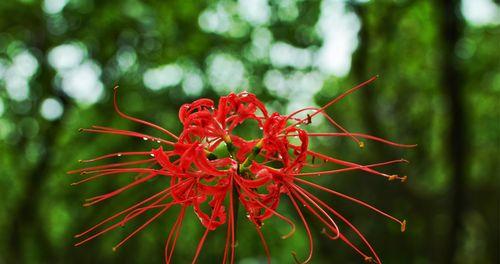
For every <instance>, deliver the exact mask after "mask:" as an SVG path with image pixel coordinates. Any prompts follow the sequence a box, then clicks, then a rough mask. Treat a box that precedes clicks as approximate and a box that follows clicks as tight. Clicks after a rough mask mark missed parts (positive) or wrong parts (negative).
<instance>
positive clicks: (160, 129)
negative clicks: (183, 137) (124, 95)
mask: <svg viewBox="0 0 500 264" xmlns="http://www.w3.org/2000/svg"><path fill="white" fill-rule="evenodd" d="M117 97H118V86H115V88H114V91H113V105H114V107H115V111H116V112H117V113H118V114H119V115H120V116H121V117H123V118H125V119H128V120H130V121H133V122H136V123H140V124H143V125H146V126H149V127H152V128H155V129H157V130H159V131H161V132H163V133H165V134H167V135H169V136H171V137H173V138H174V139H176V140H178V139H179V138H178V137H177V136H176V135H174V134H173V133H172V132H170V131H168V130H166V129H164V128H163V127H160V126H158V125H155V124H153V123H150V122H148V121H144V120H141V119H138V118H135V117H132V116H129V115H127V114H125V113H123V112H122V111H120V108H119V107H118V100H117Z"/></svg>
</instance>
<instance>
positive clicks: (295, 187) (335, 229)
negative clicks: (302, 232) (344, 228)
mask: <svg viewBox="0 0 500 264" xmlns="http://www.w3.org/2000/svg"><path fill="white" fill-rule="evenodd" d="M288 186H290V187H292V188H293V189H294V190H295V191H296V192H298V193H300V194H301V195H302V196H303V197H304V198H306V199H307V200H308V201H309V202H310V203H311V204H312V205H313V206H314V207H316V209H318V210H319V211H320V212H321V214H323V215H324V216H325V217H326V218H327V220H328V221H326V220H325V222H324V223H325V224H328V227H329V228H330V229H332V230H333V231H334V233H335V236H334V237H331V239H337V238H338V237H339V236H340V230H339V227H338V226H337V223H335V221H334V220H333V219H332V218H331V216H330V215H329V214H328V213H327V212H325V210H323V208H321V206H319V205H318V204H317V203H316V202H315V201H314V200H312V199H311V198H310V197H309V196H307V194H305V193H304V192H303V190H302V188H300V187H298V186H297V185H295V184H289V185H288ZM296 197H297V198H298V199H299V200H300V202H301V203H302V204H304V205H305V204H307V203H306V201H304V199H302V198H300V196H298V195H296ZM306 207H307V208H308V209H309V210H310V211H311V212H312V213H313V214H314V215H316V216H317V217H318V218H319V219H320V220H321V221H323V220H324V219H323V217H321V216H319V215H318V214H317V212H316V211H315V210H313V208H311V207H310V206H309V205H306ZM328 222H329V223H328ZM332 227H333V228H332Z"/></svg>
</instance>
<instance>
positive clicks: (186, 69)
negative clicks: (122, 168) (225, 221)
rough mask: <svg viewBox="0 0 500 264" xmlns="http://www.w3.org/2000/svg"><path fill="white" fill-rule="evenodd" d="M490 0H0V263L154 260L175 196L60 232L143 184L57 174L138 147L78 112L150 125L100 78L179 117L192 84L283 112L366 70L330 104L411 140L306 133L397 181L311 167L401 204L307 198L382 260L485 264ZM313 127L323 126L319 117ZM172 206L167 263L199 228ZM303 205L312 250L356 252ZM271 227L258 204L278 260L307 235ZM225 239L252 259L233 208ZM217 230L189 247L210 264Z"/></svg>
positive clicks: (494, 38)
mask: <svg viewBox="0 0 500 264" xmlns="http://www.w3.org/2000/svg"><path fill="white" fill-rule="evenodd" d="M495 2H496V3H495ZM499 10H500V8H499V6H498V2H497V1H493V2H492V1H491V0H463V1H458V0H433V1H423V0H422V1H417V0H398V1H396V0H394V1H389V0H386V1H374V0H372V1H327V0H323V1H298V0H287V1H275V0H269V1H266V0H261V1H259V0H255V1H238V2H233V1H226V0H219V1H158V0H157V1H154V0H149V1H136V0H120V1H117V0H109V1H96V0H45V1H37V0H22V1H21V0H7V1H5V0H4V1H1V2H0V14H1V16H0V153H1V154H0V208H2V209H1V210H0V230H1V231H0V263H161V262H162V261H163V248H164V241H165V239H166V236H167V234H168V231H169V230H170V226H171V225H172V223H173V221H174V220H175V216H176V215H177V213H178V210H177V211H176V210H175V209H174V210H172V211H171V212H169V213H167V214H166V215H165V216H163V217H162V218H160V219H159V220H158V221H155V223H154V224H152V225H151V226H150V227H148V229H147V230H144V231H143V232H141V233H140V234H138V235H137V236H136V237H135V238H134V239H132V240H130V241H129V242H128V243H127V244H126V245H125V246H124V247H122V248H121V249H120V250H118V251H117V252H113V251H112V250H111V247H112V246H114V245H115V244H116V243H117V242H118V241H120V239H121V238H123V237H124V236H126V235H127V234H128V232H130V231H132V230H133V229H132V228H133V226H126V227H124V228H123V229H120V230H116V231H114V232H112V233H109V234H107V235H106V236H104V237H102V238H99V239H97V240H95V241H92V242H90V243H88V244H86V245H84V246H81V247H73V244H74V243H75V242H76V240H75V239H74V238H73V235H74V234H76V233H79V232H80V231H82V230H84V229H85V228H86V227H90V226H91V225H92V224H93V223H97V222H98V221H99V220H100V219H103V218H104V217H106V216H109V215H111V214H112V213H113V212H117V211H118V210H119V209H122V208H125V206H126V205H131V204H132V203H133V202H134V201H138V199H140V197H143V195H144V193H149V191H151V190H153V189H154V188H155V186H154V185H155V183H156V182H152V183H151V184H150V186H149V187H148V186H145V187H142V188H140V189H139V190H133V191H130V192H127V193H124V194H122V195H120V196H119V197H117V198H115V199H113V200H112V201H109V202H106V203H104V204H102V205H98V206H96V207H91V208H83V207H81V204H82V203H83V201H84V199H85V198H88V197H91V196H94V195H97V194H100V193H103V192H105V191H109V190H112V189H113V188H116V187H118V186H122V185H123V184H126V183H127V181H129V180H130V179H128V180H127V179H125V178H116V180H115V178H113V179H111V178H109V179H105V180H99V181H95V182H93V183H89V184H86V185H81V186H78V187H72V186H69V184H70V183H71V182H73V181H75V177H76V178H78V175H67V174H66V171H68V170H71V169H75V168H78V167H79V164H78V162H77V161H78V160H79V159H84V158H90V157H95V156H99V155H102V154H105V153H111V152H117V151H123V150H144V149H146V150H147V149H148V148H151V146H150V145H148V143H147V142H141V141H139V140H134V139H128V138H123V137H116V136H106V135H90V134H82V133H78V128H80V127H89V126H90V125H94V124H96V125H106V126H113V127H118V128H123V129H132V130H137V131H148V130H146V129H145V128H144V127H141V126H138V125H136V124H132V123H130V122H127V121H124V120H122V119H120V118H119V117H118V116H117V115H116V114H115V113H114V112H113V108H112V100H111V99H112V97H111V95H112V87H113V86H114V85H115V84H119V85H120V87H121V88H120V105H121V106H122V108H123V109H124V110H125V111H126V112H128V113H130V114H131V115H134V116H138V117H141V118H144V119H147V120H151V121H153V122H155V123H157V124H159V125H161V126H163V127H165V128H167V129H171V130H172V131H175V132H179V131H180V129H181V127H180V123H179V122H178V119H177V110H178V108H179V106H180V105H182V104H183V103H186V102H190V101H192V100H194V99H196V98H198V97H208V98H212V99H216V98H217V97H218V96H219V95H225V94H227V93H228V92H230V91H243V90H248V91H250V92H253V93H255V94H257V95H258V97H259V98H261V99H262V100H263V101H264V102H265V103H266V105H268V106H269V107H270V108H272V109H273V110H275V111H280V112H282V113H285V112H290V111H292V110H294V109H298V108H300V107H304V106H307V105H322V104H324V103H326V102H328V101H329V100H330V99H331V98H333V97H334V96H335V95H338V94H339V93H340V92H342V91H345V90H347V89H349V88H350V87H352V86H353V85H355V84H357V83H360V82H362V81H364V80H366V79H368V78H370V77H371V76H373V75H376V74H378V75H380V79H379V80H377V81H376V82H375V83H374V84H372V85H370V86H369V87H367V88H365V89H362V90H361V91H359V92H356V93H355V94H353V95H350V96H349V97H348V98H346V99H345V100H343V101H342V102H340V103H338V104H336V105H335V106H333V107H332V108H330V109H329V110H328V111H329V113H330V114H332V116H333V117H334V118H335V119H336V120H337V121H338V122H339V123H341V124H342V125H343V126H344V127H346V128H347V129H349V130H350V131H353V132H366V133H368V134H372V135H375V136H380V137H383V138H388V139H391V140H394V141H398V142H402V143H416V144H418V147H417V148H414V149H409V150H408V149H395V148H392V147H388V146H384V145H381V144H377V143H371V142H368V144H367V146H366V148H365V149H363V150H360V149H359V148H357V146H356V145H355V144H353V143H352V142H350V141H349V140H348V139H342V138H340V139H327V140H318V141H314V142H313V145H314V148H315V149H318V150H320V151H322V152H325V153H329V154H330V155H332V156H335V157H339V158H342V159H345V160H352V161H357V162H362V163H374V162H380V161H385V160H390V159H397V158H406V159H408V160H410V161H411V163H410V164H408V165H404V166H392V167H388V168H384V170H386V171H387V172H390V173H395V174H401V175H408V177H409V180H408V182H406V183H404V184H400V183H395V182H387V181H384V180H383V179H381V178H378V177H373V176H372V175H368V174H364V173H361V172H357V173H345V174H338V175H334V176H327V177H325V178H324V179H322V181H321V182H322V183H323V184H325V185H328V186H330V187H332V186H333V187H334V189H336V190H339V191H341V192H344V193H347V194H351V195H353V196H355V197H358V198H360V199H362V200H365V201H369V202H370V203H372V204H374V205H376V206H377V207H379V208H381V209H383V210H386V211H388V212H390V213H391V214H393V215H395V216H397V217H399V218H403V219H407V221H408V228H407V231H406V232H405V233H401V232H399V226H397V225H395V224H394V223H391V222H389V221H387V219H385V218H383V217H380V216H379V215H376V214H374V213H373V212H371V211H369V210H367V209H365V208H362V207H360V206H357V205H355V204H352V203H351V202H348V201H344V200H340V199H337V198H335V197H331V196H328V195H323V194H321V195H320V196H321V198H322V199H324V200H325V201H328V202H330V203H331V204H333V205H334V206H335V208H338V209H339V210H340V211H341V212H343V213H344V215H345V216H346V217H347V218H349V219H351V220H352V222H353V223H354V224H356V225H357V226H358V227H359V229H360V230H361V231H362V232H363V233H364V234H365V235H366V237H367V238H368V239H369V240H370V241H371V242H372V244H373V245H374V247H375V249H376V250H377V252H378V253H379V255H380V256H381V258H382V260H383V261H385V262H386V263H499V262H500V257H499V252H500V245H499V237H500V231H499V223H500V219H499V214H500V213H499V211H500V202H499V194H498V192H499V182H500V181H499V180H498V171H499V169H500V166H499V160H498V157H499V156H500V151H499V146H500V125H499V124H500V110H499V108H500V63H499V61H500V55H499V54H500V53H499V48H500V45H499V43H500V26H499V25H500V11H499ZM315 129H317V130H318V131H319V130H321V131H332V129H331V128H329V127H327V126H326V123H325V122H323V123H318V124H317V125H316V126H315ZM149 132H150V131H149ZM156 187H158V185H157V186H156ZM148 188H149V189H148ZM281 207H282V210H284V211H287V210H288V207H289V204H288V201H285V200H284V202H283V203H282V205H281ZM188 215H189V216H190V219H191V220H189V221H187V223H186V225H185V226H184V229H183V233H182V234H181V238H180V239H181V240H180V241H179V244H178V246H177V249H176V254H175V259H174V263H189V262H190V260H191V258H192V254H193V251H194V250H195V246H194V245H196V243H197V241H198V240H199V238H200V236H201V234H202V232H203V230H202V229H201V227H200V226H199V223H198V222H197V220H196V219H194V218H193V213H192V212H190V213H189V214H188ZM242 218H243V217H242ZM242 218H241V219H242ZM294 219H295V220H297V221H299V220H298V219H297V218H294ZM310 219H311V220H310V221H311V223H313V229H314V235H315V242H316V247H315V255H314V258H313V262H312V263H332V262H334V263H360V262H361V261H362V260H361V259H360V258H359V256H357V255H356V254H355V252H353V251H352V250H351V249H350V248H348V247H347V246H345V245H344V244H342V243H341V242H339V241H329V240H328V239H326V238H325V237H324V236H322V235H321V234H320V228H321V227H320V225H319V223H317V221H315V220H313V218H310ZM139 223H140V222H139ZM314 223H315V224H314ZM314 226H316V227H314ZM284 228H285V227H283V226H281V225H280V224H279V222H277V221H274V220H271V221H269V222H268V223H266V226H265V227H264V229H263V230H264V233H265V234H266V238H267V239H268V242H269V244H270V248H271V254H272V256H273V260H274V261H275V262H276V263H293V259H292V257H291V255H290V252H291V251H293V250H295V251H297V252H298V253H299V256H304V255H306V253H307V244H306V240H305V234H304V232H303V230H300V231H298V232H297V233H296V234H295V236H294V237H292V238H290V239H287V240H281V239H280V235H282V234H283V233H284V232H286V229H284ZM238 237H239V238H240V243H239V246H238V247H237V261H238V263H245V264H250V263H264V261H265V255H264V252H263V250H262V248H261V245H260V242H259V240H258V236H257V235H256V234H255V232H254V230H253V229H252V227H251V226H250V225H249V224H248V223H246V222H245V221H241V223H239V226H238ZM242 238H244V240H243V239H242ZM241 240H243V241H241ZM223 245H224V240H223V232H214V233H213V234H211V235H210V236H209V243H208V244H207V245H206V247H205V250H204V251H203V254H202V257H201V261H200V263H218V262H219V260H220V256H221V255H222V252H223Z"/></svg>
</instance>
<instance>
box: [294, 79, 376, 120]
mask: <svg viewBox="0 0 500 264" xmlns="http://www.w3.org/2000/svg"><path fill="white" fill-rule="evenodd" d="M377 78H378V76H373V77H371V78H370V79H368V80H366V81H364V82H362V83H360V84H358V85H356V86H355V87H353V88H351V89H349V90H347V91H345V92H343V93H342V94H340V95H339V96H337V97H336V98H335V99H333V100H331V101H330V102H328V103H327V104H325V105H324V106H322V107H321V108H319V109H318V110H317V111H316V112H314V113H312V114H311V115H310V116H308V117H307V118H303V119H301V120H300V121H298V122H295V123H294V124H292V125H290V126H288V127H287V128H285V129H284V130H286V129H288V128H290V127H295V126H297V125H299V124H301V123H303V122H304V121H306V120H307V119H308V118H313V117H314V116H316V115H317V114H319V113H320V112H322V111H324V110H325V109H327V108H328V107H330V106H331V105H333V104H335V103H336V102H338V101H340V100H341V99H342V98H344V97H346V96H347V95H349V94H351V93H353V92H355V91H356V90H358V89H360V88H362V87H364V86H366V85H368V84H370V83H371V82H373V81H375V80H376V79H377Z"/></svg>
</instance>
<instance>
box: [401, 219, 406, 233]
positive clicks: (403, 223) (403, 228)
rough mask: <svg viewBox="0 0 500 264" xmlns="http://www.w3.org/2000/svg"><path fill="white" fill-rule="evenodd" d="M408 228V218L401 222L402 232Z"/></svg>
mask: <svg viewBox="0 0 500 264" xmlns="http://www.w3.org/2000/svg"><path fill="white" fill-rule="evenodd" d="M405 230H406V220H403V222H402V223H401V232H404V231H405Z"/></svg>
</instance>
